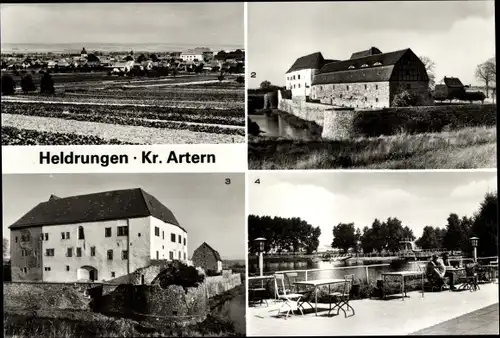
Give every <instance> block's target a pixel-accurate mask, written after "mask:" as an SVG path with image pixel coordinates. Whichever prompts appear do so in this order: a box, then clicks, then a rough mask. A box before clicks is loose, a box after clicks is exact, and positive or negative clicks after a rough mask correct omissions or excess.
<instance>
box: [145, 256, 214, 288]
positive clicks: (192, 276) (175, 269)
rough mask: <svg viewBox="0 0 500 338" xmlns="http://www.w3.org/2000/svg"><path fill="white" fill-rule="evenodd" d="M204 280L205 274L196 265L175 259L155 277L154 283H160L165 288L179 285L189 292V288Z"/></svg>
mask: <svg viewBox="0 0 500 338" xmlns="http://www.w3.org/2000/svg"><path fill="white" fill-rule="evenodd" d="M204 280H205V276H204V275H203V274H201V273H200V272H198V270H196V268H195V267H192V266H187V265H186V264H184V263H182V262H181V261H177V260H175V261H173V262H169V265H168V266H167V267H166V268H165V269H164V270H162V271H161V272H160V273H159V274H158V276H156V277H155V279H154V280H153V282H152V284H159V285H160V286H161V287H162V288H164V289H165V288H166V287H167V286H169V285H179V286H182V287H183V288H184V291H186V292H187V288H191V287H197V286H198V285H200V284H201V283H203V281H204Z"/></svg>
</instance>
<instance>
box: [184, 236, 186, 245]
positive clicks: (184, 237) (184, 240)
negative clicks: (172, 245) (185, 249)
mask: <svg viewBox="0 0 500 338" xmlns="http://www.w3.org/2000/svg"><path fill="white" fill-rule="evenodd" d="M184 245H186V238H185V237H184Z"/></svg>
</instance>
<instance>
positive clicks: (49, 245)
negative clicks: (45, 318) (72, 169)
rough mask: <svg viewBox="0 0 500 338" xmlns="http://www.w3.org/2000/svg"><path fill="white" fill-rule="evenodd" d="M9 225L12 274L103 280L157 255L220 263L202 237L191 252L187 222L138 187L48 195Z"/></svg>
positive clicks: (207, 266)
mask: <svg viewBox="0 0 500 338" xmlns="http://www.w3.org/2000/svg"><path fill="white" fill-rule="evenodd" d="M9 228H10V243H11V245H10V259H11V278H12V281H39V282H77V281H108V280H112V279H115V278H119V277H122V276H126V275H130V274H131V273H133V272H134V271H136V270H138V269H141V268H145V267H147V266H150V265H151V264H152V261H158V260H164V261H172V260H179V261H182V262H184V263H186V264H190V265H194V266H199V267H202V268H203V269H204V270H205V271H211V272H215V273H219V272H221V270H222V260H221V257H220V254H219V253H218V252H217V251H216V250H214V249H213V248H212V247H211V246H210V245H208V244H207V243H203V244H202V245H201V246H200V247H199V248H198V249H196V250H195V251H194V254H193V256H192V260H189V259H188V233H187V231H186V229H185V228H183V227H182V226H181V225H180V224H179V222H178V221H177V219H176V217H175V216H174V214H173V213H172V211H171V210H170V209H169V208H167V207H166V206H165V205H163V204H162V203H161V202H160V201H158V200H157V199H156V198H155V197H153V196H152V195H150V194H148V193H147V192H145V191H144V190H143V189H140V188H138V189H127V190H116V191H106V192H101V193H94V194H87V195H78V196H71V197H65V198H60V197H57V196H54V195H51V196H50V198H49V199H48V200H47V201H44V202H41V203H39V204H38V205H36V206H35V207H34V208H33V209H31V210H30V211H28V212H27V213H26V214H25V215H24V216H22V217H21V218H20V219H19V220H17V221H16V222H15V223H13V224H12V225H10V227H9Z"/></svg>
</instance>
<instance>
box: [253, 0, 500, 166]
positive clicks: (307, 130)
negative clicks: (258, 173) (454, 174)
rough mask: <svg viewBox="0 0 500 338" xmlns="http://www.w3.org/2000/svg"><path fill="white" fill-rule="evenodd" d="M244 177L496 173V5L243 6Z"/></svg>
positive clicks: (361, 3)
mask: <svg viewBox="0 0 500 338" xmlns="http://www.w3.org/2000/svg"><path fill="white" fill-rule="evenodd" d="M247 18H248V19H247V20H248V27H247V29H248V37H247V44H248V47H247V48H248V50H249V55H248V56H247V58H248V66H247V68H248V71H247V74H249V76H248V90H247V91H248V101H247V106H248V121H247V123H248V133H249V139H248V162H249V168H250V169H339V168H342V169H464V168H465V169H473V168H496V167H497V163H496V139H497V137H496V110H497V106H496V61H495V14H494V1H481V0H479V1H385V2H383V1H348V2H340V1H339V2H337V1H332V2H313V3H309V2H307V3H306V2H303V3H302V2H292V3H287V4H286V5H284V4H283V3H276V2H275V3H273V2H266V3H248V10H247Z"/></svg>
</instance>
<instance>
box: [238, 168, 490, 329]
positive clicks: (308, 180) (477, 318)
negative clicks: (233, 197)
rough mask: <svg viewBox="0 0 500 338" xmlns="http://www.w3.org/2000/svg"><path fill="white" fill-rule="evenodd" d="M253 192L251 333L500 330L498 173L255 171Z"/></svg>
mask: <svg viewBox="0 0 500 338" xmlns="http://www.w3.org/2000/svg"><path fill="white" fill-rule="evenodd" d="M247 190H248V193H247V194H248V197H247V198H248V207H247V210H248V263H247V264H248V302H249V305H248V306H249V307H248V309H247V335H249V336H262V337H265V336H325V337H331V336H351V335H357V336H361V335H380V336H389V335H410V334H413V335H456V334H458V335H479V334H496V335H498V332H499V331H498V329H499V315H498V215H497V210H498V194H497V173H496V171H469V172H444V171H420V172H417V171H412V172H402V171H392V172H381V171H378V172H375V171H366V172H353V171H323V172H308V171H301V172H277V171H267V172H258V171H254V172H251V173H250V174H249V175H248V180H247Z"/></svg>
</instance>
